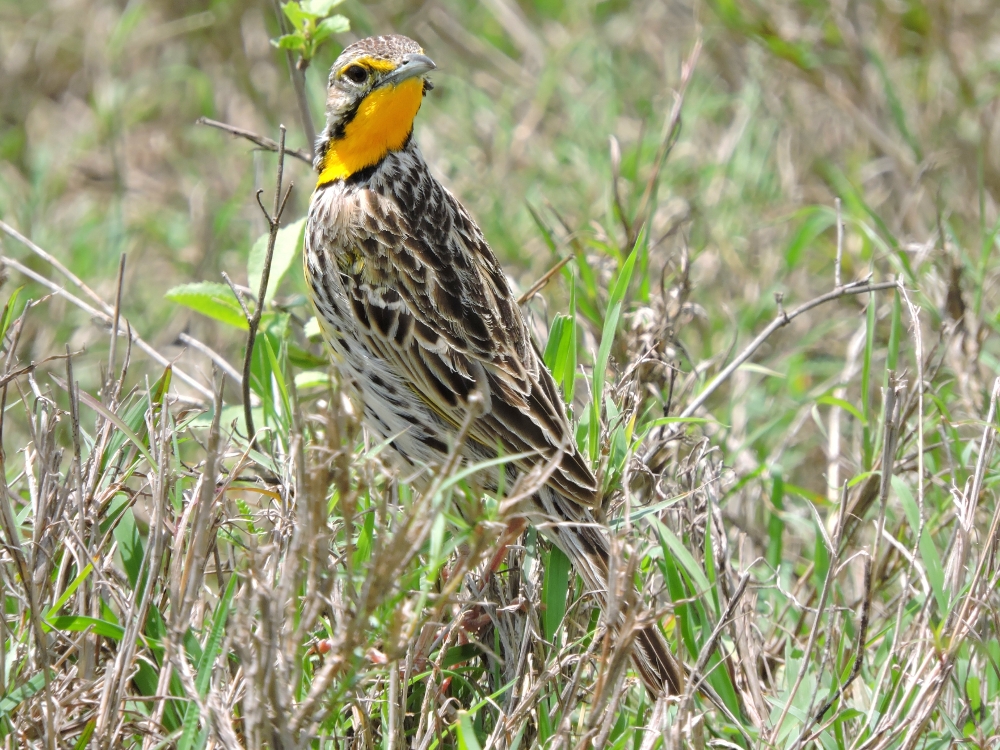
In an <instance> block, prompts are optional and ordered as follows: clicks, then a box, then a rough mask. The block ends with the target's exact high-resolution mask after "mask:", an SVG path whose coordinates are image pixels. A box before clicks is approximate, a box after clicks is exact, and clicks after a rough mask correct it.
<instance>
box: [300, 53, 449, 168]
mask: <svg viewBox="0 0 1000 750" xmlns="http://www.w3.org/2000/svg"><path fill="white" fill-rule="evenodd" d="M435 67H436V66H435V65H434V62H433V61H432V60H431V59H430V58H429V57H427V55H425V54H423V49H422V48H421V47H420V45H419V44H417V43H416V42H414V41H413V40H412V39H408V38H407V37H405V36H398V35H395V34H393V35H388V36H373V37H369V38H367V39H362V40H361V41H359V42H355V43H354V44H352V45H350V46H349V47H347V48H346V49H345V50H344V51H343V52H342V53H341V55H340V57H338V58H337V61H336V62H335V63H334V64H333V68H332V69H331V70H330V82H329V87H328V89H327V97H326V128H325V129H324V131H323V133H322V134H321V135H320V137H319V142H318V143H317V145H316V167H317V169H318V170H319V173H320V176H319V182H318V183H317V184H318V185H325V184H327V183H329V182H333V181H335V180H342V179H347V178H348V177H350V176H351V175H354V174H356V173H358V172H360V171H361V170H363V169H366V168H367V167H371V166H374V165H376V164H378V163H379V162H380V161H381V160H382V159H383V158H385V156H386V154H388V153H389V152H390V151H398V150H399V149H402V148H404V147H405V146H406V144H407V142H408V141H409V140H410V135H411V134H412V133H413V119H414V118H415V117H416V116H417V110H419V109H420V103H421V101H422V99H423V96H424V94H425V93H426V92H427V91H428V90H430V88H431V83H430V81H428V80H427V79H426V78H425V77H424V76H425V74H427V73H429V72H430V71H432V70H434V68H435Z"/></svg>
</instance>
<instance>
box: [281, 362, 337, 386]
mask: <svg viewBox="0 0 1000 750" xmlns="http://www.w3.org/2000/svg"><path fill="white" fill-rule="evenodd" d="M289 361H291V358H290V357H289ZM329 385H330V373H328V372H322V371H320V370H306V371H305V372H298V373H295V387H296V388H320V387H323V388H325V387H327V386H329Z"/></svg>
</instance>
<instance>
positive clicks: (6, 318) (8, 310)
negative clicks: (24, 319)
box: [0, 286, 24, 343]
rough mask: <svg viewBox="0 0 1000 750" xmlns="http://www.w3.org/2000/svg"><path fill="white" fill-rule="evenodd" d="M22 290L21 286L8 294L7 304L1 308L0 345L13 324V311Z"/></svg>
mask: <svg viewBox="0 0 1000 750" xmlns="http://www.w3.org/2000/svg"><path fill="white" fill-rule="evenodd" d="M22 289H24V287H23V286H19V287H18V288H17V289H15V290H14V291H13V292H11V293H10V297H9V298H8V299H7V304H6V305H4V306H3V313H2V314H0V343H2V342H3V339H4V336H6V335H7V329H8V328H10V324H11V323H13V322H14V317H15V316H14V310H15V309H16V307H17V297H18V295H19V294H20V293H21V290H22Z"/></svg>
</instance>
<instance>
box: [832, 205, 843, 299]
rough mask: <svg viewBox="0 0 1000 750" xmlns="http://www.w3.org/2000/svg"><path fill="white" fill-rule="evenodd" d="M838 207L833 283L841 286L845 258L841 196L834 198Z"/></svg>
mask: <svg viewBox="0 0 1000 750" xmlns="http://www.w3.org/2000/svg"><path fill="white" fill-rule="evenodd" d="M833 204H834V205H835V206H836V207H837V259H836V261H834V264H833V285H834V286H835V287H839V286H840V268H841V262H842V261H843V259H844V220H843V217H842V216H841V213H840V198H837V199H836V200H834V202H833Z"/></svg>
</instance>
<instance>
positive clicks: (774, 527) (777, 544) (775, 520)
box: [766, 476, 785, 570]
mask: <svg viewBox="0 0 1000 750" xmlns="http://www.w3.org/2000/svg"><path fill="white" fill-rule="evenodd" d="M773 481H774V486H773V487H772V489H771V505H772V506H774V510H772V511H771V512H770V514H768V516H769V517H768V520H767V537H768V543H767V557H766V559H767V564H768V565H770V566H771V568H773V569H774V570H778V569H779V568H780V567H781V558H782V543H783V534H784V532H785V522H784V521H782V520H781V511H783V510H784V509H785V483H784V482H783V481H782V479H781V477H780V476H775V477H774V478H773Z"/></svg>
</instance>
